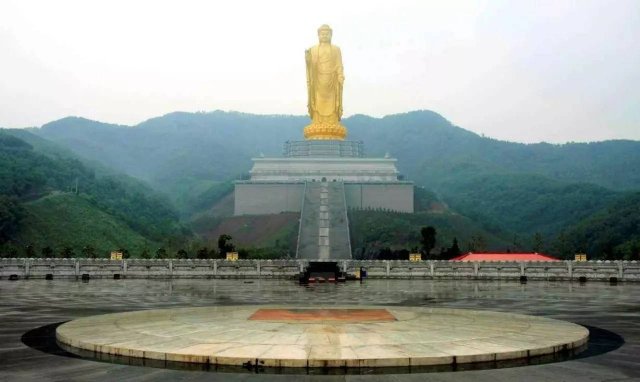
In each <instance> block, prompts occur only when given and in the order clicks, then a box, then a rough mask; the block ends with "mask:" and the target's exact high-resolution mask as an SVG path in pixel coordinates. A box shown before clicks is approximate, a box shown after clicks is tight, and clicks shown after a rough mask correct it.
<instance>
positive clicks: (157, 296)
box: [0, 280, 640, 382]
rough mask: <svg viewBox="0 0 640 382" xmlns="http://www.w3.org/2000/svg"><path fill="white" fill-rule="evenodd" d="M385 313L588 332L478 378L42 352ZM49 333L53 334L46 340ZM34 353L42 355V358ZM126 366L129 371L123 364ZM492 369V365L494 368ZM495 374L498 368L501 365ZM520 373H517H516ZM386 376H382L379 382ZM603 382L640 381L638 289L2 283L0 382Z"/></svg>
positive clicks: (475, 373) (425, 283) (471, 373)
mask: <svg viewBox="0 0 640 382" xmlns="http://www.w3.org/2000/svg"><path fill="white" fill-rule="evenodd" d="M244 304H247V305H264V304H273V305H280V304H282V305H289V304H290V305H296V306H319V305H324V306H326V305H332V304H335V305H340V306H351V305H353V306H358V305H387V306H426V307H442V308H467V309H486V310H494V311H502V312H513V313H520V314H531V315H536V316H542V317H549V318H555V319H560V320H566V321H570V322H574V323H577V324H581V325H584V326H587V327H588V328H589V329H590V330H591V332H592V340H591V342H590V344H589V349H587V350H586V351H585V352H583V353H581V354H580V355H578V356H577V357H574V358H571V359H569V360H564V361H560V362H551V363H543V364H537V365H528V366H517V365H508V366H511V367H503V368H497V369H495V368H491V367H489V368H482V369H481V370H468V369H465V370H460V369H458V371H452V370H451V369H443V371H441V372H438V370H428V371H429V372H428V373H426V372H425V370H384V371H379V370H372V369H362V370H355V371H349V372H348V373H346V374H345V371H344V370H342V371H341V370H335V371H328V373H329V374H328V375H326V374H327V371H326V370H325V371H318V370H309V371H308V373H310V374H306V373H305V372H302V373H300V371H297V372H296V373H289V372H288V371H287V370H280V371H278V370H264V369H246V370H245V369H233V370H225V369H220V370H217V371H215V370H213V371H212V370H202V369H198V368H191V369H189V368H188V367H187V368H186V369H188V370H185V368H184V367H181V366H180V365H166V366H168V367H163V366H164V365H162V364H161V363H160V364H158V363H154V364H152V365H151V366H141V365H142V363H141V362H139V360H137V361H135V362H134V361H131V360H129V361H127V360H124V361H123V360H114V361H116V362H115V363H112V362H105V361H104V360H102V361H98V360H94V359H84V358H78V357H74V356H72V355H70V354H68V353H65V352H64V351H63V350H61V349H58V350H57V352H58V353H59V354H52V353H54V352H55V351H56V350H52V349H51V347H47V346H43V345H42V344H43V342H46V341H47V338H50V335H51V333H52V332H53V328H55V325H56V324H58V323H60V322H64V321H68V320H71V319H75V318H80V317H86V316H91V315H96V314H102V313H115V312H125V311H131V310H139V309H151V308H173V307H192V306H213V305H225V306H226V305H244ZM47 328H49V329H48V330H47ZM38 348H40V349H38ZM128 362H132V363H133V364H134V365H135V366H132V365H128V364H126V363H128ZM494 366H495V365H494ZM498 366H499V365H498ZM514 366H516V367H514ZM380 373H382V374H380ZM427 379H428V380H434V381H453V380H462V381H491V382H497V381H513V380H518V381H539V380H549V381H557V380H564V381H604V380H616V381H625V380H640V284H631V283H619V284H617V285H610V284H608V283H596V282H589V283H585V284H579V283H568V282H532V281H530V282H529V283H527V284H520V283H519V282H505V281H502V282H498V281H494V282H485V281H471V280H469V281H467V280H451V281H444V280H438V281H430V280H367V281H366V282H364V283H363V284H360V283H356V282H349V283H345V284H338V285H334V284H319V285H314V286H311V287H302V286H298V285H297V284H296V283H294V282H293V281H288V280H255V281H247V280H173V281H168V280H91V281H89V282H82V281H66V280H53V281H45V280H19V281H8V280H0V381H5V380H6V381H22V380H25V381H35V380H38V381H116V380H117V381H137V380H153V381H205V380H207V381H211V380H213V381H247V380H269V381H312V380H314V381H315V380H318V381H361V380H367V381H374V380H375V381H381V380H393V381H422V380H427Z"/></svg>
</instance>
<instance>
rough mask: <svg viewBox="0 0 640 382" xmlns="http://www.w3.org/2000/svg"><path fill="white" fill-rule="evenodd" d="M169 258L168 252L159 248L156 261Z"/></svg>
mask: <svg viewBox="0 0 640 382" xmlns="http://www.w3.org/2000/svg"><path fill="white" fill-rule="evenodd" d="M166 258H167V250H166V249H164V247H160V248H158V250H157V251H156V259H166Z"/></svg>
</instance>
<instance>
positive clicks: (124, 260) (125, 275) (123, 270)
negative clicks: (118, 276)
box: [122, 259, 127, 279]
mask: <svg viewBox="0 0 640 382" xmlns="http://www.w3.org/2000/svg"><path fill="white" fill-rule="evenodd" d="M122 274H123V276H124V278H125V279H126V278H127V260H126V259H123V260H122Z"/></svg>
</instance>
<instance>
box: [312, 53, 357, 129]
mask: <svg viewBox="0 0 640 382" xmlns="http://www.w3.org/2000/svg"><path fill="white" fill-rule="evenodd" d="M305 56H306V57H305V58H306V64H307V90H308V104H307V106H308V109H309V116H310V117H311V121H312V122H311V124H310V125H309V126H307V127H306V128H305V129H304V136H305V138H306V139H337V140H342V139H344V138H345V137H346V135H347V131H346V129H345V128H344V126H342V124H341V123H340V119H341V118H342V81H343V80H344V72H343V67H342V53H341V52H340V48H338V47H337V46H335V45H331V44H318V45H316V46H314V47H312V48H310V49H309V50H307V51H306V54H305Z"/></svg>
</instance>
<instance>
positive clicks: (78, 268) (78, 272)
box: [76, 260, 80, 278]
mask: <svg viewBox="0 0 640 382" xmlns="http://www.w3.org/2000/svg"><path fill="white" fill-rule="evenodd" d="M78 277H80V260H76V278H78Z"/></svg>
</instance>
